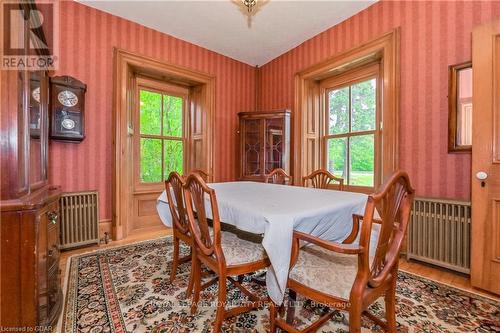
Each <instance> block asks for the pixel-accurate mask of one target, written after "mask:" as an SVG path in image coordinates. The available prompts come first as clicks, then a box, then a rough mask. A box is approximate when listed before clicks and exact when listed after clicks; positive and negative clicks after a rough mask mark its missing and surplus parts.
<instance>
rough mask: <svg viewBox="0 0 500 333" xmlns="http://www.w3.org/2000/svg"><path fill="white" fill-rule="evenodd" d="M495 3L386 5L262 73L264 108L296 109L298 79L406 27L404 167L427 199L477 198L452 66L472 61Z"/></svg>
mask: <svg viewBox="0 0 500 333" xmlns="http://www.w3.org/2000/svg"><path fill="white" fill-rule="evenodd" d="M494 18H500V2H494V1H381V2H378V3H376V4H374V5H372V6H370V7H369V8H367V9H365V10H363V11H362V12H360V13H358V14H357V15H355V16H353V17H351V18H350V19H348V20H346V21H344V22H342V23H340V24H338V25H336V26H334V27H332V28H330V29H328V30H326V31H324V32H323V33H321V34H319V35H316V36H315V37H313V38H311V39H309V40H307V41H306V42H304V43H303V44H301V45H299V46H298V47H296V48H294V49H292V50H290V51H289V52H287V53H285V54H283V55H281V56H280V57H278V58H276V59H274V60H272V61H271V62H269V63H268V64H266V65H264V66H263V67H261V69H260V73H259V75H258V77H260V82H259V83H258V85H259V91H260V92H261V94H262V98H261V100H260V104H261V105H260V106H261V109H263V110H266V109H279V108H290V109H293V98H294V86H293V84H294V79H293V77H294V74H295V73H296V72H298V71H300V70H302V69H304V68H307V67H309V66H311V65H313V64H315V63H318V62H320V61H322V60H325V59H327V58H329V57H331V56H333V55H335V54H336V53H339V52H341V51H344V50H347V49H350V48H353V47H355V46H357V45H360V44H362V43H364V42H366V41H369V40H370V39H373V38H375V37H377V36H379V35H381V34H383V33H385V32H387V31H389V30H391V29H394V28H396V27H401V114H400V124H399V125H400V138H399V140H400V141H399V142H400V161H399V162H400V163H399V164H400V167H401V168H402V169H404V170H407V171H408V173H409V174H410V177H411V179H412V181H413V185H414V187H415V188H416V190H417V194H418V195H421V196H433V197H447V198H460V199H468V198H470V181H471V176H470V174H471V169H470V164H471V158H470V154H449V153H448V151H447V135H448V100H447V95H448V65H451V64H456V63H461V62H464V61H467V60H470V59H471V31H472V28H473V27H474V26H476V25H479V24H481V23H482V22H487V21H491V20H493V19H494Z"/></svg>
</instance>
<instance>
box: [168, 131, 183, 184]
mask: <svg viewBox="0 0 500 333" xmlns="http://www.w3.org/2000/svg"><path fill="white" fill-rule="evenodd" d="M164 149H165V150H164V157H165V178H167V177H168V175H169V174H170V172H172V171H177V172H178V173H180V174H181V175H182V174H183V165H182V164H183V163H182V161H183V155H184V154H183V151H182V141H177V140H165V141H164Z"/></svg>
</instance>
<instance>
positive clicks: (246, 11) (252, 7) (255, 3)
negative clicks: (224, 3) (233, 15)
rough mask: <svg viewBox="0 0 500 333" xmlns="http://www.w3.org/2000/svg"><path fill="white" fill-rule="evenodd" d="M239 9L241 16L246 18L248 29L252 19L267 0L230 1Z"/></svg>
mask: <svg viewBox="0 0 500 333" xmlns="http://www.w3.org/2000/svg"><path fill="white" fill-rule="evenodd" d="M231 2H232V3H234V4H235V5H236V6H238V8H239V9H240V11H241V13H242V14H243V15H246V17H247V23H248V27H249V28H251V27H252V17H253V16H255V15H256V14H257V13H258V12H259V10H260V9H261V8H262V7H264V6H265V5H266V4H267V3H268V2H269V0H231Z"/></svg>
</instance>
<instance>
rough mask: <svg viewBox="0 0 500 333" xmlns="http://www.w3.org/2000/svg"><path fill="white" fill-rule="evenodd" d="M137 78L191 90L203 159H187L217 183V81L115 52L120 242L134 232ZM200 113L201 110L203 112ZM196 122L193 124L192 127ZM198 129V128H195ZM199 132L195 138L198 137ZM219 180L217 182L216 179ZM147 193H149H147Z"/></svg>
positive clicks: (116, 233) (115, 193)
mask: <svg viewBox="0 0 500 333" xmlns="http://www.w3.org/2000/svg"><path fill="white" fill-rule="evenodd" d="M138 76H143V77H148V78H156V79H160V80H163V81H169V82H173V83H175V84H179V85H183V86H186V87H188V88H189V112H190V114H195V116H193V118H195V119H193V118H192V119H191V123H190V124H189V126H190V127H189V131H188V133H187V137H188V143H189V145H192V146H194V145H196V147H198V149H199V151H201V152H202V154H194V152H193V153H192V154H191V155H190V156H188V157H187V158H186V161H187V163H188V166H187V168H186V170H190V169H195V168H198V169H203V170H206V171H207V172H208V173H209V174H210V181H217V180H218V179H217V178H216V175H217V172H216V170H215V168H214V163H213V161H214V158H215V156H214V129H215V119H216V118H215V89H216V79H215V77H214V76H212V75H209V74H206V73H204V72H201V71H197V70H192V69H189V68H185V67H182V66H177V65H172V64H168V63H165V62H164V61H161V60H156V59H153V58H150V57H146V56H144V55H141V54H138V53H134V52H129V51H125V50H122V49H119V48H115V49H114V70H113V83H114V86H113V114H112V115H113V117H112V124H113V149H114V159H113V175H112V176H113V178H112V197H113V200H112V210H113V216H112V221H111V225H112V233H113V239H115V240H119V239H122V238H124V237H126V236H127V235H128V232H129V231H130V230H131V229H132V227H133V225H132V223H133V222H132V221H130V220H129V216H130V210H131V209H132V208H131V207H132V206H133V203H132V193H131V188H132V187H133V174H132V172H133V167H131V164H132V163H131V161H132V159H131V156H130V155H131V154H132V153H133V152H131V145H132V140H131V138H132V137H133V135H134V128H133V126H132V125H131V123H133V122H132V121H131V120H132V119H133V114H134V112H133V110H134V105H133V103H134V100H135V98H133V94H134V87H135V84H136V80H137V79H138ZM200 110H201V111H200ZM193 123H194V125H193ZM193 128H194V129H193ZM195 131H196V133H194V132H195ZM214 176H215V177H214ZM145 192H148V191H145Z"/></svg>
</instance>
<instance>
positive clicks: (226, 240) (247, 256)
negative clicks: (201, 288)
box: [221, 231, 267, 266]
mask: <svg viewBox="0 0 500 333" xmlns="http://www.w3.org/2000/svg"><path fill="white" fill-rule="evenodd" d="M221 246H222V251H223V252H224V257H225V259H226V264H227V265H228V266H234V265H241V264H246V263H251V262H255V261H259V260H263V259H265V258H266V257H267V255H266V251H265V250H264V247H263V246H262V244H261V243H260V242H253V241H250V240H246V239H243V238H241V237H238V236H237V235H236V234H234V233H232V232H228V231H222V232H221Z"/></svg>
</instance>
